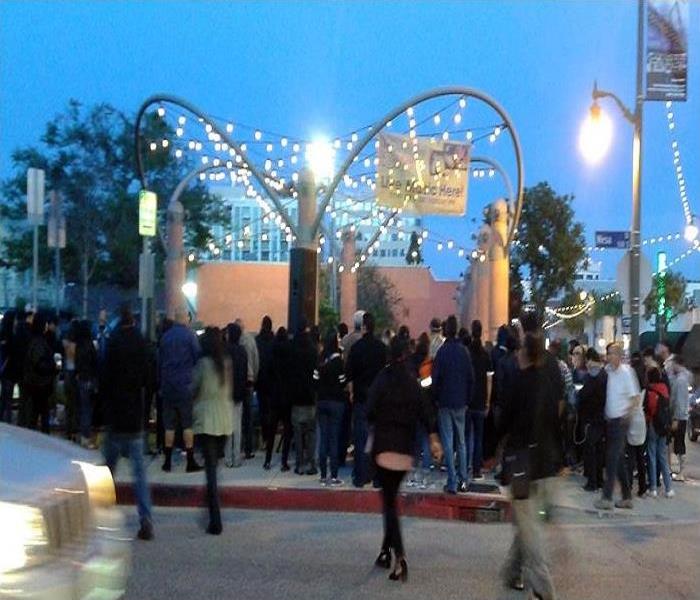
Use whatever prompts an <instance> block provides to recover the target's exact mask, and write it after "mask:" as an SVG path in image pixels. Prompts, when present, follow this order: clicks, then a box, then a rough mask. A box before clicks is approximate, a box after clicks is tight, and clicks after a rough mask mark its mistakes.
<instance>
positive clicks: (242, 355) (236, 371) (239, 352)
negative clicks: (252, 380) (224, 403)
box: [228, 343, 248, 404]
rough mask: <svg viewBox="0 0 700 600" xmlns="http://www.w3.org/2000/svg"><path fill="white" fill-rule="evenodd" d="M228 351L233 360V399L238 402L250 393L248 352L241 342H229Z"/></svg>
mask: <svg viewBox="0 0 700 600" xmlns="http://www.w3.org/2000/svg"><path fill="white" fill-rule="evenodd" d="M228 353H229V356H230V357H231V361H232V362H233V401H234V402H235V403H236V404H238V403H240V402H243V401H244V400H245V398H246V394H247V393H248V389H247V386H248V354H247V353H246V351H245V348H244V347H243V346H241V344H240V343H238V344H229V345H228Z"/></svg>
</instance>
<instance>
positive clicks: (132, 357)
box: [103, 304, 153, 540]
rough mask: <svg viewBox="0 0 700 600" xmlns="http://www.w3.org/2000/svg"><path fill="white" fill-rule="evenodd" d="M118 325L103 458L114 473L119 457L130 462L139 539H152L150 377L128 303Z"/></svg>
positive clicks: (108, 369)
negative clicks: (147, 422)
mask: <svg viewBox="0 0 700 600" xmlns="http://www.w3.org/2000/svg"><path fill="white" fill-rule="evenodd" d="M120 317H121V320H120V322H119V327H118V328H117V330H116V331H115V332H114V333H113V334H112V336H111V337H110V339H109V342H108V343H107V349H106V352H105V384H106V389H105V395H104V401H105V424H106V425H107V436H106V438H105V442H104V449H103V451H104V457H105V462H106V463H107V466H108V467H109V470H110V471H112V473H114V469H115V468H116V466H117V462H118V461H119V457H120V456H126V457H127V458H128V459H129V460H130V461H131V471H132V474H133V478H134V492H135V494H136V503H137V506H138V512H139V520H140V523H141V527H140V529H139V532H138V534H137V535H138V538H139V539H141V540H150V539H153V521H152V518H151V495H150V491H149V489H148V482H147V481H146V468H145V466H144V464H143V424H144V414H143V413H144V402H143V393H144V387H145V385H146V377H147V360H146V359H147V349H146V342H145V340H144V339H143V337H142V336H141V333H140V332H139V330H138V328H137V327H136V322H135V321H134V317H133V315H132V314H131V309H130V308H129V305H128V304H125V305H124V306H122V308H121V310H120Z"/></svg>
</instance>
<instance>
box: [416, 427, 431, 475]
mask: <svg viewBox="0 0 700 600" xmlns="http://www.w3.org/2000/svg"><path fill="white" fill-rule="evenodd" d="M415 461H416V467H418V466H419V465H420V468H421V469H423V470H424V471H428V470H429V469H430V466H431V465H432V464H433V459H432V456H431V454H430V440H429V439H428V432H427V431H426V430H425V427H423V425H422V424H420V423H419V424H418V427H417V429H416V456H415Z"/></svg>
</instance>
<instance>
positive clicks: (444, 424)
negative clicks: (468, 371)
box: [438, 408, 467, 492]
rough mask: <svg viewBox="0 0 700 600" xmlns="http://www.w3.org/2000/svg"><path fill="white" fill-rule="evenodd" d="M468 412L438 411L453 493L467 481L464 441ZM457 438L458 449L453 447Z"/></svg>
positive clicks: (464, 410) (452, 409) (460, 409)
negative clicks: (457, 467)
mask: <svg viewBox="0 0 700 600" xmlns="http://www.w3.org/2000/svg"><path fill="white" fill-rule="evenodd" d="M466 412H467V409H466V408H441V409H440V410H439V411H438V418H439V423H440V437H441V438H442V446H443V448H444V450H445V462H447V488H448V489H449V490H450V491H451V492H456V491H457V484H458V483H459V482H461V481H467V446H466V443H465V440H464V428H465V421H466ZM455 438H456V441H457V448H454V447H453V440H454V439H455ZM455 451H456V452H457V460H458V462H459V465H458V466H459V482H458V481H457V473H456V470H455Z"/></svg>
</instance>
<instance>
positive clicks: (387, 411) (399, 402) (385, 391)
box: [358, 337, 442, 582]
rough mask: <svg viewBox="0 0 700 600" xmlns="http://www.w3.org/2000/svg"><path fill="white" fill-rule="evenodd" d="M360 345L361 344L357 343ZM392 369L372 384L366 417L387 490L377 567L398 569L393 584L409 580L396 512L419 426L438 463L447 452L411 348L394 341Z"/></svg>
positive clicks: (379, 471) (411, 462) (375, 458)
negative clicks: (410, 364) (411, 362)
mask: <svg viewBox="0 0 700 600" xmlns="http://www.w3.org/2000/svg"><path fill="white" fill-rule="evenodd" d="M358 343H359V342H358ZM389 352H390V363H389V365H388V366H386V367H384V368H383V369H382V370H381V371H380V373H379V374H378V375H377V377H376V379H375V380H374V382H373V383H372V386H371V387H370V389H369V391H368V395H367V400H366V407H365V408H366V411H367V418H368V421H369V423H370V424H371V425H372V427H373V431H374V435H373V441H372V448H371V454H372V457H373V459H374V462H375V463H376V465H377V477H378V479H379V482H380V485H381V490H382V513H383V516H384V538H383V541H382V546H381V550H380V553H379V556H378V557H377V559H376V561H375V564H376V565H377V566H379V567H382V568H385V569H389V568H391V559H392V557H391V554H392V552H393V554H394V568H393V570H392V572H391V574H390V575H389V579H391V580H392V581H404V582H405V581H406V580H407V579H408V564H407V561H406V551H405V548H404V545H403V539H402V536H401V526H400V523H399V516H398V512H397V506H396V497H397V495H398V491H399V488H400V487H401V482H402V481H403V479H404V477H405V476H406V472H407V471H409V470H410V469H411V468H412V465H413V455H414V449H415V440H416V430H417V425H418V423H421V424H422V425H423V427H424V428H425V429H426V430H427V431H429V432H430V449H431V452H432V455H433V458H434V459H435V460H436V461H439V460H441V458H442V447H441V445H440V439H439V437H438V435H437V433H436V423H435V411H434V407H433V405H432V404H431V403H430V402H429V401H428V399H427V397H426V396H425V395H422V394H421V393H420V386H419V384H418V381H417V380H416V378H415V377H414V376H413V374H412V373H411V371H410V369H409V367H408V365H407V359H408V342H407V341H406V340H405V339H404V338H400V337H395V338H394V339H393V340H392V341H391V345H390V350H389Z"/></svg>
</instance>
